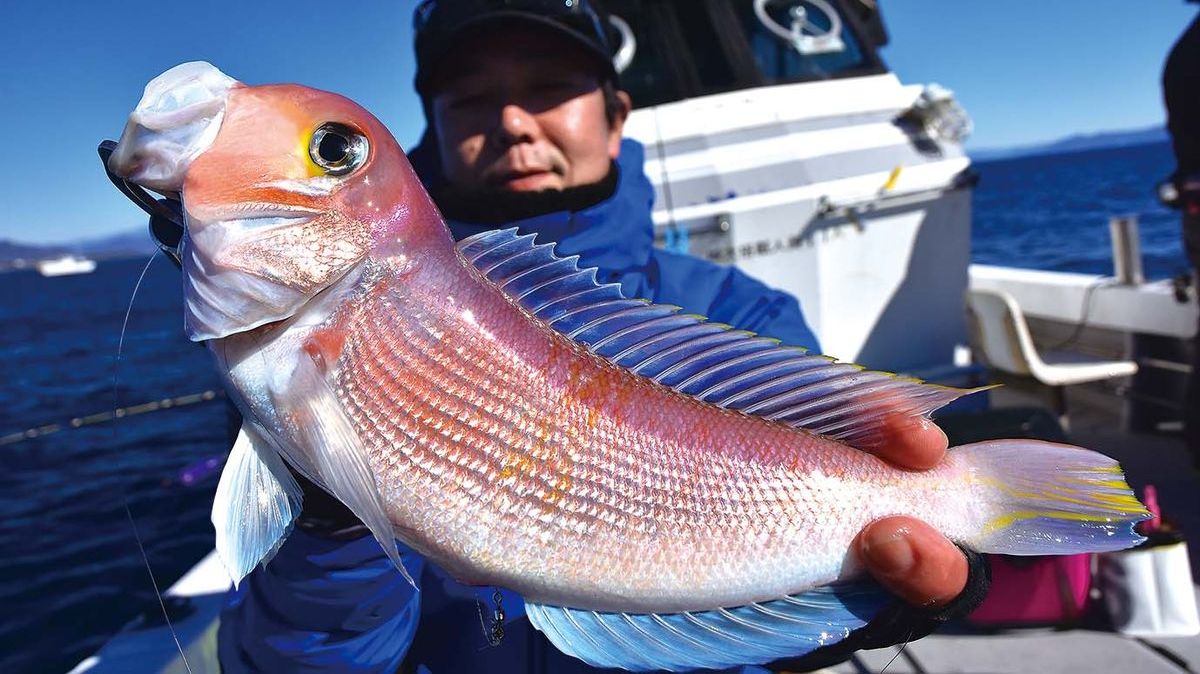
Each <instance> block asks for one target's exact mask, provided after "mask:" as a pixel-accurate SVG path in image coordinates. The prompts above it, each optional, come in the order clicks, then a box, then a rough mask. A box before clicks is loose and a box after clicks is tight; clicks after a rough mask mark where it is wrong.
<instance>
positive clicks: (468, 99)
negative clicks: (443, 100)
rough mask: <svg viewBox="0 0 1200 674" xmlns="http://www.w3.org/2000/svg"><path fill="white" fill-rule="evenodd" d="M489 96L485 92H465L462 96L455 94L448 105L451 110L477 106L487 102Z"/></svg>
mask: <svg viewBox="0 0 1200 674" xmlns="http://www.w3.org/2000/svg"><path fill="white" fill-rule="evenodd" d="M487 100H488V97H487V96H486V95H484V94H463V95H461V96H453V97H451V98H450V100H449V101H448V106H447V107H449V108H450V109H451V110H463V109H466V108H476V107H479V106H481V105H483V104H485V103H487Z"/></svg>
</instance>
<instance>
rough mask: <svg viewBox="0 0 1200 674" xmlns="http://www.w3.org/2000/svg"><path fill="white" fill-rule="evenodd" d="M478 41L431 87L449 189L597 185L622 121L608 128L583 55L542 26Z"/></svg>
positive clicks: (504, 29)
mask: <svg viewBox="0 0 1200 674" xmlns="http://www.w3.org/2000/svg"><path fill="white" fill-rule="evenodd" d="M476 35H480V37H479V39H476V40H468V41H466V42H464V44H462V45H461V46H459V47H457V48H455V50H454V51H453V52H451V54H450V55H449V56H448V58H447V60H446V62H445V64H444V65H443V66H441V68H440V69H439V71H438V74H437V80H436V81H435V84H434V86H433V93H432V110H433V120H432V122H433V124H434V128H436V130H437V136H438V148H439V151H440V154H441V160H442V167H443V170H444V172H445V175H446V178H447V179H448V180H449V181H450V183H451V184H453V185H454V186H455V187H458V188H461V189H480V190H487V189H491V190H496V189H499V190H508V191H513V192H534V191H540V190H561V189H565V188H568V187H574V186H577V185H586V184H589V183H594V182H597V181H599V180H601V179H603V178H604V177H605V176H606V175H607V174H608V171H609V166H610V165H611V162H612V160H614V159H616V158H617V153H618V152H619V151H620V147H621V131H622V128H623V126H624V121H625V114H624V113H622V114H620V115H618V116H617V119H616V120H614V122H613V124H611V125H610V124H609V122H608V119H607V117H606V115H605V110H604V93H603V91H602V90H601V89H600V83H599V80H598V77H597V75H596V72H595V70H596V68H595V65H594V64H593V63H592V61H591V60H590V59H589V57H588V55H587V54H586V52H584V51H583V48H582V47H580V46H578V45H576V44H575V43H574V42H572V41H571V40H570V39H568V38H564V37H562V36H559V35H557V34H556V33H554V32H553V31H551V30H549V29H546V28H542V27H539V26H521V25H501V26H499V27H498V28H496V29H494V30H492V31H487V30H486V29H485V31H484V32H483V33H482V34H480V33H476ZM621 96H622V101H623V102H626V109H627V105H628V103H627V102H628V98H627V97H625V95H624V94H621Z"/></svg>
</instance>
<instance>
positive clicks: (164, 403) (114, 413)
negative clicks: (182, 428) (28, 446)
mask: <svg viewBox="0 0 1200 674" xmlns="http://www.w3.org/2000/svg"><path fill="white" fill-rule="evenodd" d="M224 396H225V392H224V391H221V390H211V389H210V390H208V391H202V392H200V393H192V394H189V395H184V396H178V397H176V398H163V399H162V400H151V401H150V402H145V403H141V404H140V405H130V406H129V407H118V408H117V409H115V410H107V411H104V412H97V413H96V414H89V415H87V416H83V417H74V418H72V419H70V420H68V421H65V422H63V423H58V424H46V425H44V426H38V427H36V428H30V429H29V430H26V431H21V432H19V433H9V434H7V435H0V446H4V445H11V444H14V443H17V442H22V441H25V440H32V439H34V438H40V437H42V436H46V435H51V434H53V433H57V432H59V431H64V430H71V429H75V428H83V427H84V426H94V425H96V424H103V423H106V422H109V421H113V420H114V419H124V418H125V417H132V416H137V415H139V414H147V413H149V412H161V411H163V410H170V409H175V408H176V407H187V406H189V405H198V404H200V403H206V402H209V401H212V400H216V399H217V398H223V397H224Z"/></svg>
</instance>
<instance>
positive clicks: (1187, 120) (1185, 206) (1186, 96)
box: [1162, 0, 1200, 468]
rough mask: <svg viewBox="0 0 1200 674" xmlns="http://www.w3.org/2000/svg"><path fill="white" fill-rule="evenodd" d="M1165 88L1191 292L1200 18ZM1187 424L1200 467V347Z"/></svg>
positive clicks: (1198, 169)
mask: <svg viewBox="0 0 1200 674" xmlns="http://www.w3.org/2000/svg"><path fill="white" fill-rule="evenodd" d="M1190 1H1195V0H1190ZM1162 85H1163V101H1164V103H1166V107H1167V129H1168V130H1169V131H1170V132H1171V141H1172V147H1173V148H1174V150H1175V166H1176V168H1175V175H1174V176H1173V177H1172V182H1173V183H1174V186H1175V191H1176V192H1177V193H1178V195H1179V197H1178V199H1177V200H1176V202H1175V205H1176V206H1177V207H1178V208H1179V209H1180V210H1181V211H1183V244H1184V248H1185V249H1186V251H1187V256H1188V260H1189V261H1190V262H1191V263H1192V268H1193V269H1194V270H1196V274H1195V275H1194V278H1195V279H1196V282H1195V283H1193V286H1192V287H1193V288H1197V289H1200V16H1197V17H1196V18H1195V19H1194V20H1193V21H1192V24H1191V25H1190V26H1188V29H1187V30H1186V31H1184V33H1183V35H1182V36H1181V37H1180V38H1179V41H1178V42H1176V43H1175V47H1174V48H1173V49H1172V50H1171V55H1170V56H1168V57H1167V63H1166V66H1164V67H1163V77H1162ZM1198 339H1200V337H1198ZM1183 419H1184V424H1185V439H1186V442H1187V447H1188V451H1189V452H1191V455H1192V463H1193V464H1195V466H1196V467H1197V468H1200V348H1193V356H1192V375H1191V377H1190V378H1189V380H1188V391H1187V400H1186V401H1185V403H1184V413H1183Z"/></svg>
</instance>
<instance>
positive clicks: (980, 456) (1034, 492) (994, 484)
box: [951, 440, 1150, 555]
mask: <svg viewBox="0 0 1200 674" xmlns="http://www.w3.org/2000/svg"><path fill="white" fill-rule="evenodd" d="M951 452H953V453H954V454H955V455H956V456H957V457H958V459H959V460H961V461H964V462H965V463H966V465H968V466H971V467H972V468H974V471H973V472H974V481H973V483H972V484H973V486H974V489H975V491H976V493H975V498H977V499H979V500H980V501H981V502H982V505H983V506H984V507H985V508H987V509H988V511H990V512H991V518H990V521H987V522H986V523H985V524H984V526H983V529H982V530H981V531H980V532H979V533H978V535H977V536H976V537H975V540H973V541H967V543H969V544H970V545H971V547H974V548H976V549H978V550H979V551H981V552H990V553H999V554H1006V555H1062V554H1074V553H1080V552H1107V551H1110V550H1123V549H1125V548H1130V547H1133V546H1135V545H1137V544H1138V543H1141V542H1142V541H1143V540H1145V539H1144V538H1142V537H1141V536H1139V535H1138V534H1137V533H1136V532H1134V530H1133V525H1134V524H1136V523H1138V522H1140V521H1142V520H1145V519H1148V518H1149V517H1150V513H1149V511H1147V510H1146V507H1145V506H1143V505H1142V504H1141V503H1140V502H1139V501H1138V500H1137V498H1136V497H1135V496H1134V494H1133V491H1132V490H1131V489H1130V488H1129V485H1128V484H1126V482H1125V475H1124V474H1123V473H1122V472H1121V467H1120V466H1119V465H1117V462H1116V461H1115V460H1113V459H1111V458H1109V457H1107V456H1104V455H1103V454H1100V453H1098V452H1093V451H1090V450H1087V449H1081V448H1079V447H1072V446H1070V445H1059V444H1054V443H1050V442H1041V441H1038V440H999V441H990V442H981V443H977V444H973V445H964V446H962V447H957V448H955V449H953V450H951Z"/></svg>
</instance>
